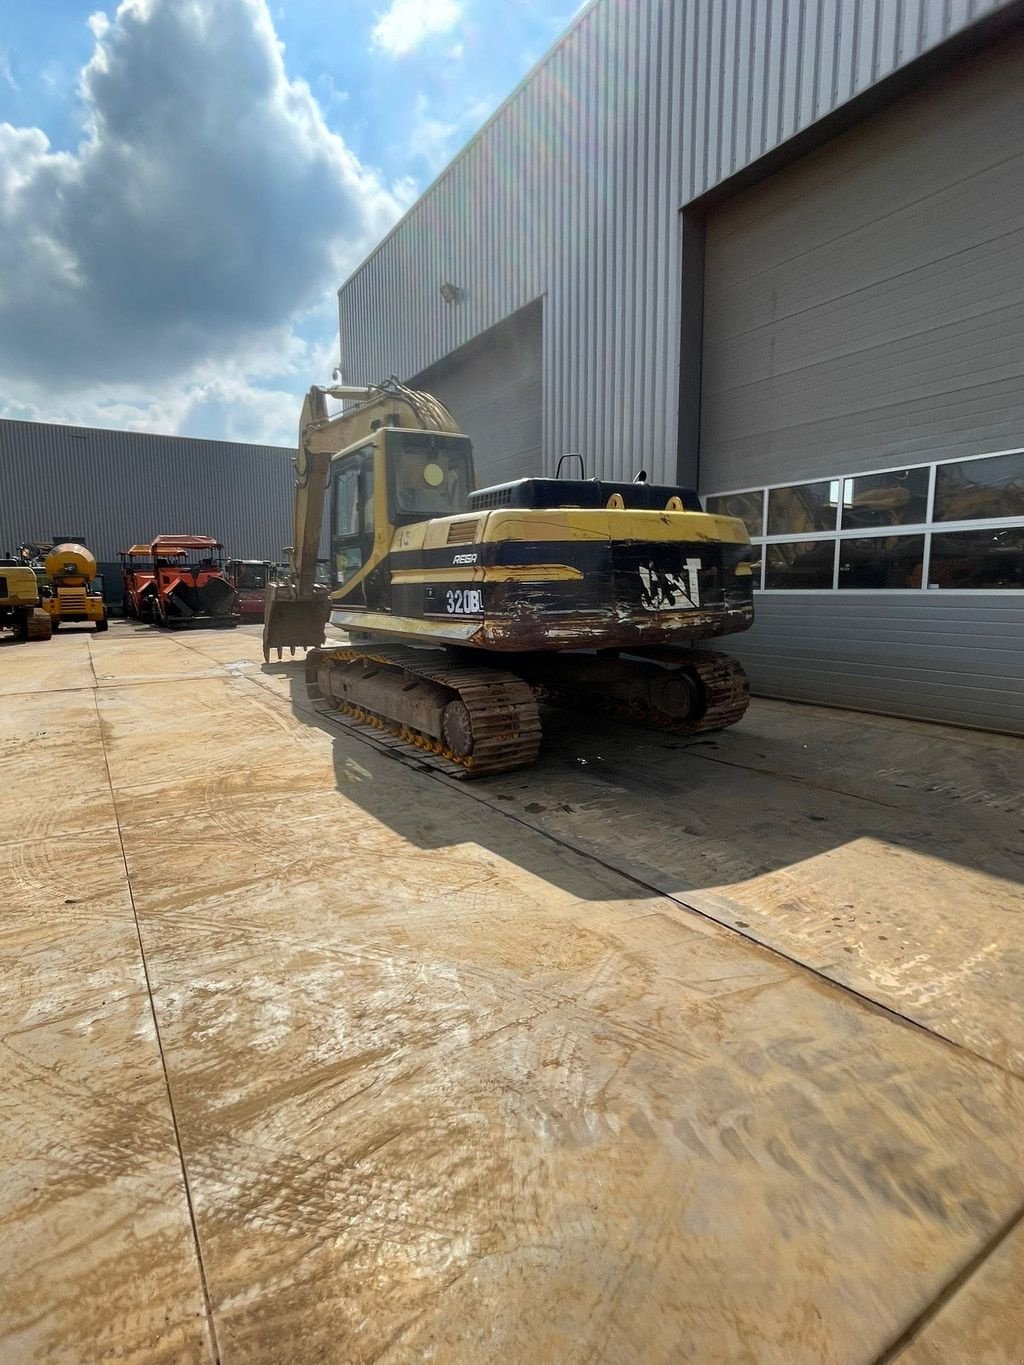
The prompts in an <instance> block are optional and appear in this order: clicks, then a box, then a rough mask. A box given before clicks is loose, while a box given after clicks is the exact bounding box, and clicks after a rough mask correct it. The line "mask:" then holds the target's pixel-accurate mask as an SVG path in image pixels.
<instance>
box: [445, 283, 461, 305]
mask: <svg viewBox="0 0 1024 1365" xmlns="http://www.w3.org/2000/svg"><path fill="white" fill-rule="evenodd" d="M441 297H442V298H443V299H444V301H445V303H458V301H459V300H460V299H461V298H462V290H461V289H460V288H459V286H458V285H457V284H449V282H448V281H447V280H445V282H444V284H442V286H441Z"/></svg>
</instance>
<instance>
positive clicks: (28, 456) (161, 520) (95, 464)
mask: <svg viewBox="0 0 1024 1365" xmlns="http://www.w3.org/2000/svg"><path fill="white" fill-rule="evenodd" d="M294 453H295V452H294V451H293V450H291V449H288V448H286V447H279V446H257V445H244V444H236V443H234V442H229V441H203V440H194V439H189V438H186V437H178V436H151V435H146V434H142V433H138V432H130V431H104V430H99V429H96V428H92V427H69V426H57V425H54V424H51V423H45V422H16V421H8V420H0V552H2V550H4V549H7V548H13V547H14V546H15V545H17V544H18V542H20V541H23V540H35V539H48V538H49V537H50V536H51V535H53V534H57V535H82V536H84V537H85V539H86V543H87V544H88V546H89V548H90V549H91V550H92V552H93V553H94V554H95V556H96V558H97V560H99V561H101V562H106V563H112V562H116V560H117V553H118V551H119V550H123V549H124V548H125V547H126V546H127V545H131V544H133V543H134V542H137V541H138V542H147V541H149V540H151V539H152V538H153V537H154V536H156V535H159V534H161V533H162V532H176V531H178V532H194V533H196V534H199V535H212V536H216V537H217V538H218V539H219V540H222V541H223V542H224V544H225V545H226V547H227V549H228V551H229V553H231V554H232V555H238V556H240V557H242V558H254V559H263V558H268V559H280V558H281V557H282V548H283V546H284V545H285V544H287V543H288V542H289V541H290V540H291V538H292V507H293V496H294V482H295V471H294V469H293V467H292V458H293V456H294Z"/></svg>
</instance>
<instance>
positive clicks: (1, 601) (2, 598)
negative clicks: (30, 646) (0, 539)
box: [0, 553, 53, 640]
mask: <svg viewBox="0 0 1024 1365" xmlns="http://www.w3.org/2000/svg"><path fill="white" fill-rule="evenodd" d="M0 630H12V631H13V632H14V634H15V636H16V637H17V638H18V639H19V640H48V639H49V638H50V636H51V635H52V633H53V625H52V623H51V621H50V616H49V613H48V612H45V611H44V610H43V605H42V597H41V589H40V587H39V580H38V578H37V577H36V573H35V570H34V569H33V568H32V566H31V564H26V563H25V561H24V560H23V559H22V558H21V557H20V553H19V555H18V556H14V555H7V556H5V557H4V558H3V559H0Z"/></svg>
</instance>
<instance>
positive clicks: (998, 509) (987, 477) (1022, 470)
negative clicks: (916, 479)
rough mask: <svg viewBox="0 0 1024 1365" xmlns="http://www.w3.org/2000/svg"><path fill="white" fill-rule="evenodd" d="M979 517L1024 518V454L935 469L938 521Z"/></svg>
mask: <svg viewBox="0 0 1024 1365" xmlns="http://www.w3.org/2000/svg"><path fill="white" fill-rule="evenodd" d="M979 517H989V518H991V517H999V518H1004V517H1024V451H1022V450H1015V451H1011V452H1010V453H1009V454H1007V455H993V456H991V457H990V458H988V459H985V460H958V461H956V463H954V464H943V465H938V466H937V467H936V470H935V520H936V521H974V520H976V519H977V518H979Z"/></svg>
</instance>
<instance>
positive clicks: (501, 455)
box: [413, 300, 544, 487]
mask: <svg viewBox="0 0 1024 1365" xmlns="http://www.w3.org/2000/svg"><path fill="white" fill-rule="evenodd" d="M543 311H544V310H543V305H542V303H541V302H540V301H539V300H538V301H537V303H535V304H531V305H530V306H529V307H527V308H524V309H522V310H521V311H520V312H518V313H516V314H515V315H514V316H513V317H512V318H509V319H506V321H504V322H500V323H499V324H498V326H497V327H492V328H491V329H490V331H488V332H485V333H484V334H483V336H482V337H477V338H476V339H475V340H474V341H472V342H470V344H469V345H468V346H465V347H463V348H462V350H460V351H457V352H456V353H455V354H454V355H452V356H449V357H448V358H447V359H445V360H442V361H441V362H440V363H439V364H437V365H434V366H432V367H431V368H430V369H429V370H425V371H424V372H423V374H420V375H417V376H416V377H415V379H414V380H413V383H414V385H415V386H416V387H417V388H421V389H425V390H426V391H427V392H428V393H432V394H434V395H435V396H436V397H437V398H440V400H441V401H442V403H444V404H445V405H446V406H447V407H448V408H449V410H450V411H451V412H453V413H455V414H457V415H458V421H459V426H460V427H461V429H462V430H463V431H464V432H465V433H466V435H467V436H469V437H470V439H471V440H472V442H473V458H474V463H475V465H476V476H477V482H478V484H479V485H480V486H481V487H483V486H485V485H487V484H494V483H505V482H507V481H508V480H510V479H517V478H521V477H522V476H523V475H526V474H540V473H542V472H543V471H542V460H541V426H542V420H543V389H542V367H541V356H542V340H541V329H542V317H543Z"/></svg>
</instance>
